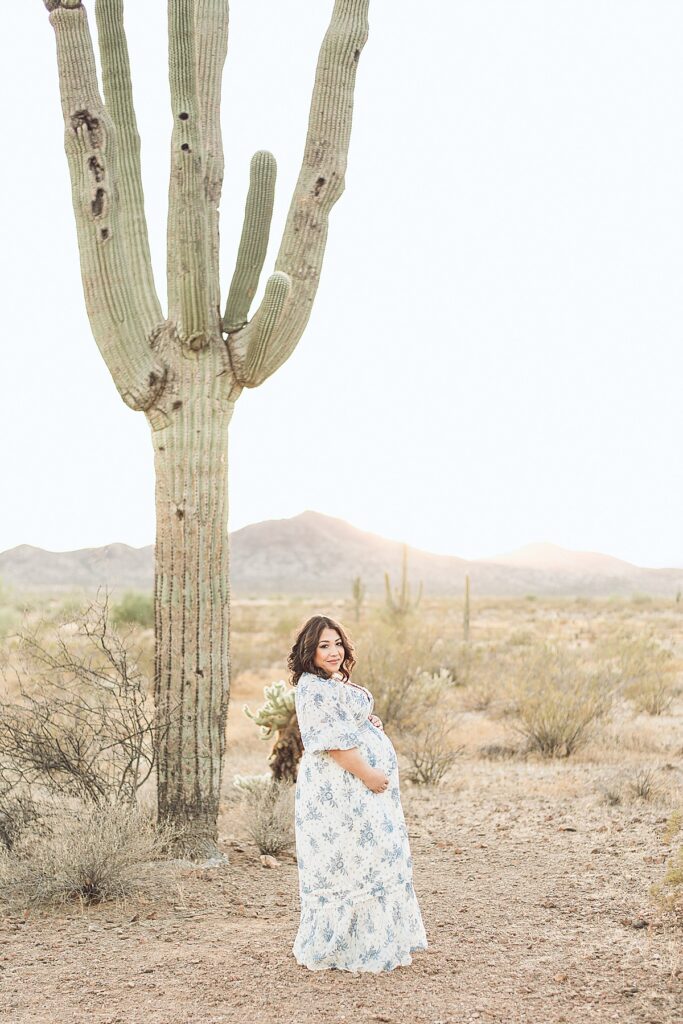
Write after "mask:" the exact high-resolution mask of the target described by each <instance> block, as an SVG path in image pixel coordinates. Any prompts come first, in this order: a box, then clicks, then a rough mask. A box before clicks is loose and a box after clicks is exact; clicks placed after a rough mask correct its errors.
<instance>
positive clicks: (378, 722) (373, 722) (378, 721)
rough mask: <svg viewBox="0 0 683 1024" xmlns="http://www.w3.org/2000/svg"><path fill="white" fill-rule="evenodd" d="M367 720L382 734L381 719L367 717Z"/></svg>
mask: <svg viewBox="0 0 683 1024" xmlns="http://www.w3.org/2000/svg"><path fill="white" fill-rule="evenodd" d="M368 720H369V721H370V722H372V724H373V725H376V726H377V728H378V729H381V730H382V732H384V726H383V725H382V719H381V718H378V717H377V715H368Z"/></svg>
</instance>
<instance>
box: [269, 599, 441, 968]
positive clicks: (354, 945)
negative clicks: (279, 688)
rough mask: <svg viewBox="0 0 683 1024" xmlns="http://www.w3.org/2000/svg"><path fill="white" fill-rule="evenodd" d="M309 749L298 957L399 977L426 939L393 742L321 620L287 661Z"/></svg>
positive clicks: (299, 818)
mask: <svg viewBox="0 0 683 1024" xmlns="http://www.w3.org/2000/svg"><path fill="white" fill-rule="evenodd" d="M288 664H289V668H290V669H291V673H292V683H293V685H294V686H296V694H295V698H294V699H295V704H296V713H297V718H298V721H299V729H300V731H301V739H302V742H303V746H304V752H303V754H302V757H301V762H300V764H299V771H298V776H297V783H296V802H295V806H296V812H295V829H296V855H297V865H298V869H299V894H300V898H301V920H300V923H299V930H298V932H297V935H296V939H295V941H294V946H293V949H292V952H293V953H294V956H295V958H296V960H297V961H298V963H300V964H302V965H303V966H305V967H308V968H310V969H311V970H314V971H319V970H325V969H330V968H336V969H337V970H343V971H353V972H359V971H371V972H373V973H379V972H380V971H391V970H393V969H394V967H399V966H407V965H408V964H410V963H412V957H411V955H410V954H411V953H413V952H415V950H418V949H426V948H427V936H426V934H425V929H424V925H423V923H422V915H421V914H420V908H419V906H418V903H417V898H416V896H415V891H414V889H413V882H412V858H411V856H410V847H409V845H408V831H407V829H406V824H405V819H404V817H403V809H402V807H401V795H400V792H399V784H398V766H397V762H396V752H395V750H394V747H393V744H392V742H391V740H390V739H389V738H388V736H386V735H385V733H384V731H383V729H382V723H381V722H380V720H379V718H377V717H376V716H375V715H373V714H371V712H372V709H373V704H374V700H373V697H372V694H371V693H370V691H369V690H367V689H365V687H363V686H357V685H356V684H355V683H352V682H351V679H350V675H351V670H352V668H353V666H354V664H355V659H354V656H353V645H352V644H351V642H350V640H349V638H348V637H347V635H346V633H345V632H344V629H343V628H342V626H340V625H339V623H337V622H335V621H334V620H333V619H330V618H327V617H326V616H323V615H314V616H313V617H312V618H311V619H309V620H308V622H307V623H306V624H305V625H304V626H303V628H302V629H301V631H300V632H299V635H298V636H297V638H296V642H295V643H294V646H293V647H292V650H291V653H290V655H289V660H288Z"/></svg>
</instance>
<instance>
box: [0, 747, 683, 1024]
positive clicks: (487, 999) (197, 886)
mask: <svg viewBox="0 0 683 1024" xmlns="http://www.w3.org/2000/svg"><path fill="white" fill-rule="evenodd" d="M457 774H458V776H459V777H458V778H456V779H455V780H454V782H452V783H451V784H450V785H444V786H443V787H441V788H439V789H431V790H422V789H417V788H414V787H411V786H409V785H407V784H406V785H404V787H403V791H404V795H403V804H404V810H405V813H406V820H407V822H408V827H409V832H410V838H411V846H412V850H413V855H414V860H415V887H416V891H417V893H418V897H419V900H420V904H421V908H422V912H423V917H424V920H425V926H426V929H427V935H428V940H429V943H430V945H429V949H428V950H425V951H422V952H420V953H417V954H415V955H414V958H413V964H412V966H410V967H404V968H397V969H396V970H395V971H392V972H390V973H388V974H386V975H379V976H375V975H360V976H352V975H347V974H344V973H342V972H339V973H337V972H332V971H324V972H310V971H308V970H307V969H306V968H302V967H299V966H298V965H297V964H296V962H295V961H294V959H293V957H292V955H291V946H292V942H293V939H294V935H295V932H296V927H297V921H298V891H297V872H296V864H295V862H294V860H293V857H291V856H288V857H284V858H282V863H281V866H280V867H279V868H277V869H266V868H264V867H262V866H261V864H260V861H259V859H258V856H257V853H256V850H255V848H253V847H250V846H249V844H248V843H247V842H246V841H245V840H244V838H243V837H242V836H241V835H239V834H238V835H232V836H231V834H230V831H229V829H228V828H227V821H224V822H223V826H224V828H225V829H226V831H225V834H224V838H223V842H222V844H221V845H222V847H223V849H224V850H225V851H226V853H228V855H229V858H230V863H229V864H228V865H225V866H221V867H217V868H212V869H201V868H190V867H185V868H182V869H180V870H179V872H178V875H177V878H176V880H175V882H174V883H173V890H172V892H171V893H169V894H168V895H167V896H166V897H163V898H157V899H154V900H152V899H149V898H148V899H142V898H137V899H135V900H130V901H129V902H128V903H127V904H125V905H122V906H118V907H115V908H112V906H100V907H94V908H86V909H77V908H72V909H70V910H68V911H66V912H65V911H59V912H53V911H50V912H43V913H38V912H34V913H32V914H30V915H29V916H28V917H27V918H26V919H24V918H23V917H20V918H17V917H13V918H6V919H4V920H3V921H2V925H1V927H0V1019H2V1020H3V1021H8V1022H12V1024H24V1022H26V1024H28V1022H35V1024H47V1022H50V1024H52V1022H59V1024H66V1022H72V1021H73V1022H81V1021H83V1022H85V1021H89V1022H93V1024H135V1022H138V1021H139V1022H147V1024H186V1022H187V1024H189V1022H203V1024H218V1022H226V1024H227V1022H231V1024H232V1022H237V1021H242V1020H245V1021H246V1020H249V1021H254V1022H259V1024H260V1022H264V1024H265V1022H283V1024H284V1022H291V1024H294V1022H301V1024H303V1022H308V1021H312V1020H316V1021H322V1022H326V1021H330V1022H332V1021H381V1022H397V1024H398V1022H415V1024H437V1022H442V1024H460V1022H463V1024H464V1022H469V1021H499V1022H506V1024H507V1022H510V1024H512V1022H518V1021H519V1022H522V1021H524V1022H526V1021H529V1022H532V1021H533V1022H534V1024H536V1022H539V1024H541V1022H542V1024H555V1022H557V1024H559V1022H562V1021H567V1022H568V1021H579V1022H593V1021H595V1022H597V1021H600V1022H602V1021H633V1022H636V1021H637V1022H641V1021H642V1022H652V1024H655V1022H656V1024H665V1022H666V1024H669V1022H671V1024H673V1022H674V1021H677V1022H680V1021H681V1020H683V952H682V945H681V934H680V933H678V934H677V933H676V932H675V930H673V928H672V927H671V924H670V923H669V922H667V921H666V920H665V919H662V918H661V917H660V915H659V914H658V913H657V912H656V910H655V908H654V905H653V903H652V900H651V898H650V896H649V888H650V885H651V884H652V882H654V881H656V880H657V879H658V878H659V877H660V876H661V872H662V863H663V859H664V856H665V855H666V853H667V852H668V847H667V846H666V845H665V844H664V843H663V840H662V834H663V830H664V822H665V815H663V814H662V811H661V808H659V809H658V808H657V807H656V806H652V805H650V804H647V805H643V806H642V807H637V808H634V807H633V806H631V807H629V808H628V809H624V808H622V807H619V808H611V807H607V806H605V804H604V802H603V801H601V800H600V799H599V797H598V795H597V793H596V790H595V785H594V782H595V779H594V776H595V769H594V768H593V767H592V766H590V765H574V766H570V765H569V764H567V763H566V762H565V763H559V764H550V765H546V764H542V763H540V764H539V763H534V764H531V763H529V762H525V763H515V762H505V763H495V762H488V761H477V760H472V761H467V760H461V761H460V762H459V765H458V772H457ZM233 818H234V815H233Z"/></svg>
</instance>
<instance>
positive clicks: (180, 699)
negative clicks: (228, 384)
mask: <svg viewBox="0 0 683 1024" xmlns="http://www.w3.org/2000/svg"><path fill="white" fill-rule="evenodd" d="M203 361H204V360H202V362H203ZM195 368H196V369H198V367H196V365H195ZM191 369H192V361H190V360H188V361H187V365H186V368H185V370H186V372H185V374H184V375H185V376H186V378H187V379H186V381H185V385H184V387H183V389H182V393H183V394H184V395H185V398H184V399H183V401H182V405H179V407H178V409H177V410H176V413H175V415H174V417H173V419H172V421H171V423H170V424H169V426H168V427H166V428H165V429H163V430H157V431H154V432H153V433H152V439H153V443H154V458H155V466H156V511H157V534H156V548H155V552H156V554H155V630H156V671H155V689H156V707H157V725H158V730H159V732H158V736H159V741H158V766H157V767H158V787H159V788H158V805H159V816H160V817H161V818H162V819H166V820H170V821H173V822H175V823H177V824H181V825H182V827H183V830H184V832H185V833H186V834H187V841H186V843H185V845H186V847H187V848H188V849H191V851H192V852H193V854H195V855H196V854H210V853H211V852H212V851H213V850H214V849H215V845H214V844H215V840H216V819H217V815H218V804H219V797H220V786H221V771H222V763H223V754H224V748H225V722H226V715H227V708H228V696H229V689H230V687H229V678H228V677H229V616H230V608H229V600H230V589H229V578H228V531H227V517H228V507H227V506H228V493H227V461H228V460H227V433H228V424H229V421H230V415H231V412H232V406H230V405H228V404H227V403H225V402H224V401H221V400H220V399H219V397H218V395H216V394H212V393H211V388H210V387H209V386H207V385H204V384H203V383H202V381H201V379H199V380H197V379H192V378H193V377H194V376H195V375H194V374H192V372H187V371H188V370H189V371H191ZM196 376H198V374H196ZM214 379H215V378H214Z"/></svg>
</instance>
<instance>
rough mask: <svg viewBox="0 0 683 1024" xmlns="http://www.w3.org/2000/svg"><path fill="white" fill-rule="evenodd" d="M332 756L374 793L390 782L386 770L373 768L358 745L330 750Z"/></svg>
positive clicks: (379, 791) (380, 790)
mask: <svg viewBox="0 0 683 1024" xmlns="http://www.w3.org/2000/svg"><path fill="white" fill-rule="evenodd" d="M328 754H329V755H330V757H331V758H332V759H333V760H334V761H336V762H337V764H338V765H339V766H340V767H341V768H345V769H346V770H347V772H351V774H352V775H355V776H356V777H357V778H359V779H360V780H361V782H364V783H365V785H366V786H367V787H368V789H371V790H372V792H373V793H381V792H382V790H384V789H386V788H387V786H388V784H389V779H388V778H387V775H386V773H385V772H382V771H380V770H379V769H378V768H372V767H371V766H370V765H369V764H368V762H367V761H366V760H365V759H364V758H363V757H362V756H361V753H360V751H359V749H358V747H351V749H350V750H328Z"/></svg>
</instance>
